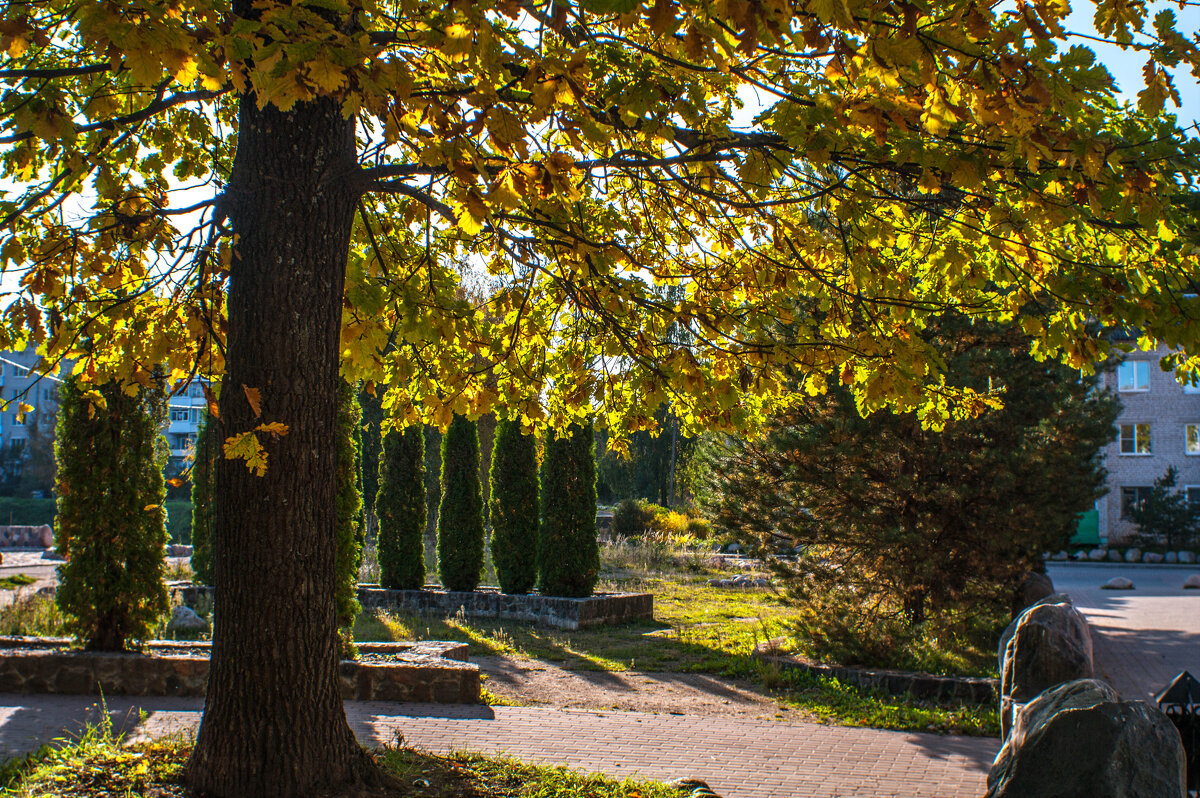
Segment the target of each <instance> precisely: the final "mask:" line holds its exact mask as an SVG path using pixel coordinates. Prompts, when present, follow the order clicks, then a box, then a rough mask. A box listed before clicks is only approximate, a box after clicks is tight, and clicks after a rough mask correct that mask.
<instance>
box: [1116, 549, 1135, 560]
mask: <svg viewBox="0 0 1200 798" xmlns="http://www.w3.org/2000/svg"><path fill="white" fill-rule="evenodd" d="M1139 554H1140V552H1139ZM1108 561H1109V562H1125V558H1124V557H1122V556H1121V552H1119V551H1117V550H1116V549H1109V550H1108Z"/></svg>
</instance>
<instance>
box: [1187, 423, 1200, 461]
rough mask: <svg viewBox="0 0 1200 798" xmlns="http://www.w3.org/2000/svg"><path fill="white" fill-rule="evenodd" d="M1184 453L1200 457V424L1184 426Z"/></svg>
mask: <svg viewBox="0 0 1200 798" xmlns="http://www.w3.org/2000/svg"><path fill="white" fill-rule="evenodd" d="M1193 431H1194V434H1193ZM1193 443H1194V445H1193ZM1183 453H1184V454H1186V455H1188V456H1190V457H1200V424H1184V425H1183Z"/></svg>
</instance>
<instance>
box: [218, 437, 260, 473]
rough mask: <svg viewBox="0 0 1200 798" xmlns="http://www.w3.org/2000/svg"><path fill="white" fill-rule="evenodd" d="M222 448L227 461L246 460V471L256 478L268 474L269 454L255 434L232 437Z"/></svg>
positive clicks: (226, 440) (227, 439)
mask: <svg viewBox="0 0 1200 798" xmlns="http://www.w3.org/2000/svg"><path fill="white" fill-rule="evenodd" d="M221 448H222V449H223V450H224V453H225V459H226V460H245V461H246V469H247V470H248V471H250V472H251V473H252V474H254V475H255V476H259V477H261V476H262V475H263V474H265V473H267V453H266V451H265V450H263V447H262V443H260V442H259V440H258V436H257V435H255V434H254V433H253V432H243V433H241V434H240V435H231V436H229V437H228V438H226V439H225V444H224V445H223V446H222V447H221Z"/></svg>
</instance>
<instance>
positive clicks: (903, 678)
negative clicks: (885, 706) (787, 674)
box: [753, 644, 1000, 704]
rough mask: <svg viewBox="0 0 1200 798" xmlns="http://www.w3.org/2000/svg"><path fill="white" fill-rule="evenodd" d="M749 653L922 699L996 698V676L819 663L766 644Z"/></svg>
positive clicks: (980, 701)
mask: <svg viewBox="0 0 1200 798" xmlns="http://www.w3.org/2000/svg"><path fill="white" fill-rule="evenodd" d="M753 656H754V658H755V659H757V660H758V661H760V662H765V663H769V664H771V665H775V666H777V667H778V668H780V669H781V670H792V671H800V672H802V673H809V674H812V675H814V676H826V677H832V678H835V679H837V680H838V681H839V682H845V683H848V684H853V685H857V686H858V687H865V688H868V689H877V690H882V691H883V692H885V693H888V694H889V695H894V696H912V697H913V698H916V699H918V700H922V701H926V700H937V699H948V698H957V699H961V700H963V701H969V702H971V703H975V704H986V703H989V702H992V701H996V700H997V698H998V697H999V695H1000V680H999V679H985V678H977V677H971V676H934V675H932V674H929V673H910V672H908V671H891V670H879V669H873V668H852V667H849V666H846V665H822V664H820V663H817V662H808V661H807V660H804V659H801V658H799V657H794V656H792V655H791V654H788V653H786V652H783V651H780V650H779V649H777V648H774V647H773V646H771V645H770V644H766V645H763V644H759V645H758V646H755V648H754V654H753Z"/></svg>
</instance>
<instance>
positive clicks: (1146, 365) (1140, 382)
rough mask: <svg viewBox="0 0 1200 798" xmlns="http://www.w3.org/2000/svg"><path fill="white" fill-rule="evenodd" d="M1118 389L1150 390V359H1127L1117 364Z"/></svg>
mask: <svg viewBox="0 0 1200 798" xmlns="http://www.w3.org/2000/svg"><path fill="white" fill-rule="evenodd" d="M1117 390H1118V391H1148V390H1150V361H1149V360H1127V361H1125V362H1124V363H1122V364H1121V365H1119V366H1117Z"/></svg>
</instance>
